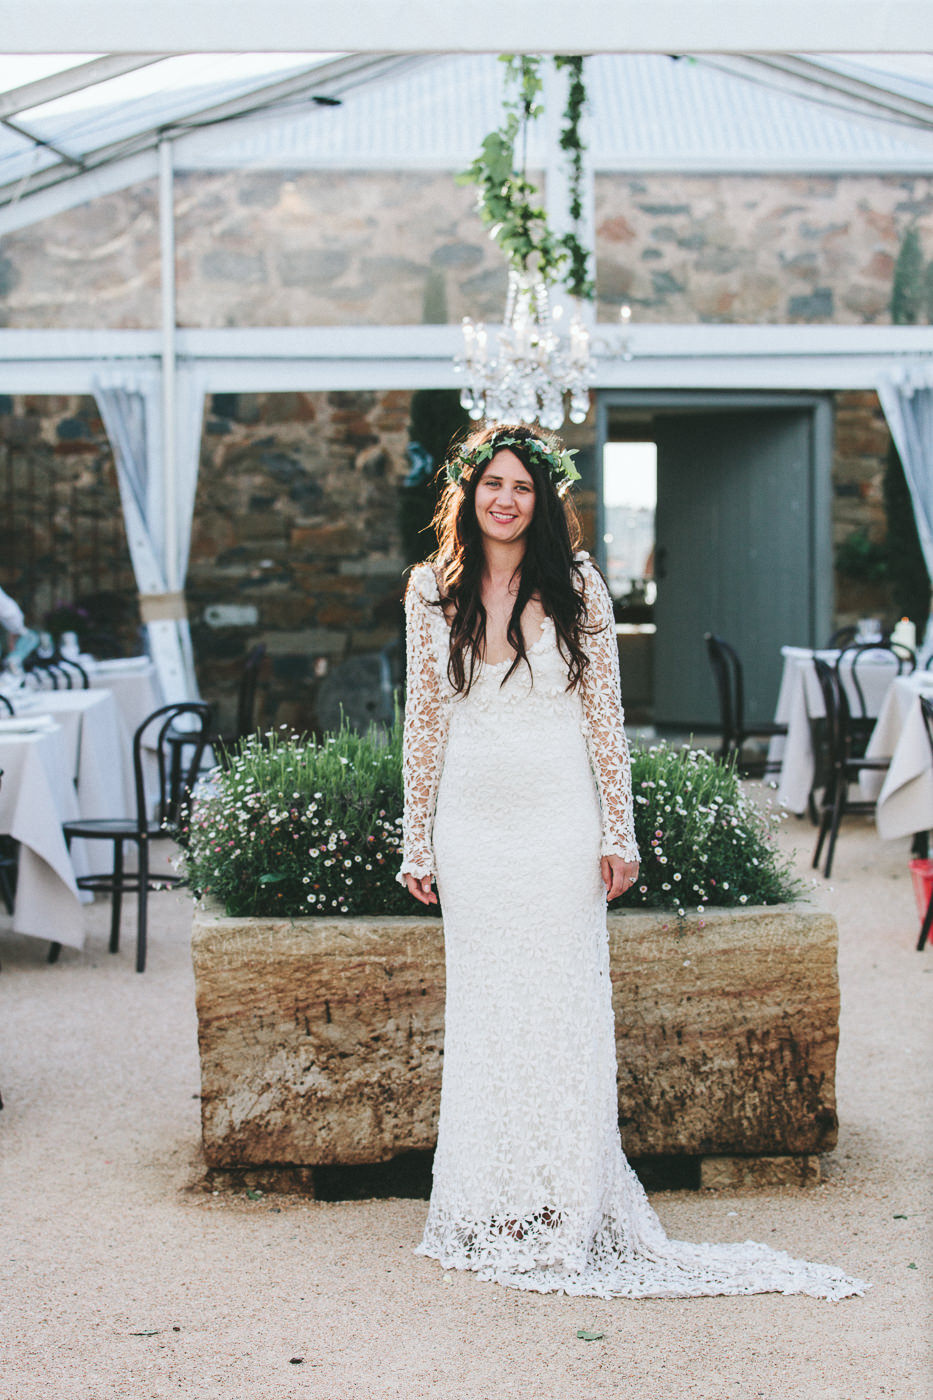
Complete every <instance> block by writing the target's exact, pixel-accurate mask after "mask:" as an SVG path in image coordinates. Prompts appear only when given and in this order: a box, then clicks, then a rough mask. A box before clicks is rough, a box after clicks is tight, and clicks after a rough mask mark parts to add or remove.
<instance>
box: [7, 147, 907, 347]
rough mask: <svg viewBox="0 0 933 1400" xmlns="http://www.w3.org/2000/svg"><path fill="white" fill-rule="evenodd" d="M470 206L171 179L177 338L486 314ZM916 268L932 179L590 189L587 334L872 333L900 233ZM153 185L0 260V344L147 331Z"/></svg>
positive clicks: (375, 189) (497, 298) (366, 179)
mask: <svg viewBox="0 0 933 1400" xmlns="http://www.w3.org/2000/svg"><path fill="white" fill-rule="evenodd" d="M474 204H475V190H474V189H473V188H472V187H469V186H459V185H457V184H456V183H455V181H454V178H453V174H452V173H448V172H439V171H421V172H414V171H404V172H400V171H356V172H341V171H301V172H288V171H230V172H222V173H214V172H210V173H207V172H197V173H192V172H188V173H182V174H180V175H179V176H178V177H177V184H176V220H177V229H176V235H177V290H178V319H179V323H180V324H181V325H184V326H210V327H213V326H298V325H320V326H330V325H366V324H369V325H398V324H411V323H414V324H419V323H422V322H432V323H433V322H444V321H451V322H456V321H458V320H459V319H460V318H461V317H462V316H464V315H466V314H469V315H473V316H478V317H485V318H494V317H497V316H498V315H499V314H501V307H502V305H503V299H504V292H505V269H504V265H503V262H502V258H501V256H500V254H499V251H498V249H497V248H496V247H495V245H494V244H493V243H492V242H491V241H490V239H489V237H488V235H487V233H486V231H485V229H484V228H483V227H482V225H481V223H480V221H479V218H478V216H477V214H476V212H475V209H474ZM912 223H914V224H916V227H917V230H918V233H919V236H920V240H921V244H922V246H923V250H924V255H925V258H926V259H927V261H929V260H930V259H931V258H933V179H931V178H929V177H906V176H905V177H900V176H874V175H840V176H794V175H708V176H699V175H691V176H681V175H643V176H639V177H637V178H634V177H629V176H626V175H624V174H618V173H613V174H604V175H599V176H597V179H596V261H597V288H598V293H599V315H600V316H601V317H602V318H603V319H609V320H611V319H613V318H614V317H616V316H617V314H618V308H619V306H620V305H621V304H622V303H623V302H628V303H629V304H630V305H631V306H632V308H633V310H634V313H635V317H634V318H635V321H636V322H637V321H639V320H641V321H667V322H695V321H722V322H734V323H743V324H747V323H771V322H776V323H782V322H830V323H837V324H875V323H883V322H887V321H888V320H889V319H890V311H889V305H890V298H891V281H892V276H893V270H894V261H895V259H896V257H897V254H898V250H899V248H900V245H901V241H902V239H903V236H904V233H905V231H906V229H907V228H908V227H909V226H910V225H911V224H912ZM158 288H159V266H158V203H157V192H156V188H155V186H154V185H153V184H151V183H148V184H141V185H137V186H134V187H133V188H131V189H128V190H123V191H118V192H117V193H115V194H110V195H105V196H102V197H101V198H99V199H96V200H94V201H93V202H92V203H90V204H85V205H82V206H80V207H79V208H77V209H71V210H66V211H64V212H63V213H61V214H57V215H55V216H54V217H53V218H49V219H46V220H44V221H42V222H41V223H38V224H35V225H33V226H31V227H29V228H26V229H22V230H20V231H19V232H16V233H11V234H7V235H5V236H4V237H3V239H2V240H0V325H6V326H19V327H33V326H35V327H42V326H67V327H104V326H113V327H128V326H154V325H157V324H158V319H159V300H158V296H159V292H158Z"/></svg>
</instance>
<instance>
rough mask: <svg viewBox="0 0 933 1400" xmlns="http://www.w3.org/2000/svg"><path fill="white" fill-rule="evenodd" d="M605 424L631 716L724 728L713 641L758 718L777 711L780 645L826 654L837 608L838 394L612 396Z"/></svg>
mask: <svg viewBox="0 0 933 1400" xmlns="http://www.w3.org/2000/svg"><path fill="white" fill-rule="evenodd" d="M598 424H599V439H598V461H599V462H600V464H601V489H600V493H599V510H600V516H599V528H598V532H597V540H598V550H599V562H600V564H601V566H602V568H603V570H604V571H605V573H606V576H607V578H608V580H609V585H610V591H611V593H612V596H613V603H614V609H615V616H616V630H617V634H618V642H619V660H620V665H621V669H622V693H623V699H624V701H625V704H626V711H627V714H628V715H629V718H630V719H632V720H634V721H635V722H637V723H640V724H647V725H651V726H653V727H654V729H655V730H656V731H657V732H659V733H665V732H666V733H670V734H685V735H686V734H691V733H695V734H698V735H699V734H703V733H712V732H715V731H717V729H718V727H719V724H720V716H719V705H718V698H717V694H716V689H715V684H714V681H713V676H712V671H711V669H710V665H709V661H708V659H707V655H706V647H705V644H704V635H705V633H707V632H714V633H716V634H717V635H719V636H722V637H724V638H725V639H726V640H727V641H728V642H730V643H731V644H732V645H733V646H734V647H735V649H736V650H737V652H738V653H739V656H740V658H741V660H742V664H743V669H744V673H745V717H746V719H747V720H748V721H749V722H750V723H759V722H761V721H764V720H768V719H770V718H772V716H773V713H774V707H775V704H776V701H777V693H778V689H779V685H780V677H781V668H782V656H781V648H782V647H784V646H814V645H819V642H820V638H821V637H822V636H824V635H825V634H826V633H827V631H828V626H829V620H830V617H831V613H832V548H831V526H830V515H831V485H830V471H831V462H832V406H831V399H830V397H829V396H828V395H817V394H796V393H753V392H748V393H742V392H734V391H722V392H703V391H687V390H683V391H681V390H669V391H668V390H664V391H662V390H645V391H634V390H632V391H622V390H618V391H615V390H606V391H603V393H602V394H601V395H600V399H599V413H598Z"/></svg>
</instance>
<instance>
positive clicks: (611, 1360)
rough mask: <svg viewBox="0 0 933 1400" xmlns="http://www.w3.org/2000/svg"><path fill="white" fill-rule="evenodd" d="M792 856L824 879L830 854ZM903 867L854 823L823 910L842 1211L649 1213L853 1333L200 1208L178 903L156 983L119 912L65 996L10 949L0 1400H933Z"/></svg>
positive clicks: (3, 951)
mask: <svg viewBox="0 0 933 1400" xmlns="http://www.w3.org/2000/svg"><path fill="white" fill-rule="evenodd" d="M782 839H783V840H785V841H787V843H788V844H789V845H793V844H794V843H795V842H796V843H798V844H799V846H800V850H801V861H800V863H801V868H802V869H806V868H807V866H808V858H809V851H810V847H811V831H810V828H809V827H808V826H806V825H805V824H803V823H799V822H796V821H794V820H791V821H790V822H788V823H786V824H785V826H784V828H783V836H782ZM906 862H907V845H906V842H897V843H889V844H882V843H881V842H880V841H878V840H877V839H876V837H875V836H874V834H873V831H872V829H871V828H870V827H869V826H868V825H867V824H866V823H864V822H861V821H860V820H859V819H851V820H850V821H849V822H848V823H847V825H846V829H845V831H844V834H843V837H842V840H841V843H840V847H839V852H838V856H837V863H836V871H835V872H834V877H833V882H832V887H831V888H828V887H826V885H825V884H824V883H823V882H820V884H819V887H818V889H817V890H816V891H815V898H816V899H817V900H819V901H820V902H821V903H825V904H826V905H827V906H828V907H829V908H831V909H832V910H833V911H834V912H835V913H836V914H837V916H838V919H839V925H840V943H841V949H840V966H841V976H842V984H843V1024H842V1043H841V1049H840V1057H839V1082H838V1090H839V1109H840V1117H841V1133H840V1140H839V1146H838V1149H837V1150H836V1152H835V1153H833V1154H832V1155H831V1156H829V1157H827V1158H826V1159H825V1160H824V1173H825V1180H824V1184H823V1185H822V1186H820V1187H818V1188H815V1189H809V1190H795V1189H789V1188H787V1189H783V1190H774V1191H769V1192H767V1193H760V1192H754V1191H747V1192H741V1193H732V1194H726V1193H713V1192H696V1193H686V1192H672V1193H664V1194H660V1195H657V1196H655V1198H654V1202H655V1205H656V1207H657V1208H658V1210H659V1212H660V1214H661V1217H662V1219H663V1220H664V1222H665V1224H666V1226H667V1228H668V1230H669V1232H670V1233H671V1234H673V1235H676V1236H680V1237H685V1238H695V1239H717V1240H729V1239H735V1240H741V1239H746V1238H753V1239H759V1240H763V1241H766V1242H769V1243H773V1244H775V1245H778V1246H780V1247H781V1248H785V1249H788V1250H790V1251H791V1252H792V1253H795V1254H798V1255H802V1256H804V1257H809V1258H814V1259H822V1260H825V1261H829V1262H833V1263H836V1264H840V1265H842V1266H844V1267H845V1268H846V1269H847V1271H848V1272H850V1273H852V1274H856V1275H859V1276H861V1277H863V1278H865V1279H869V1280H871V1282H872V1288H871V1290H870V1292H869V1293H868V1295H867V1296H866V1297H865V1298H862V1299H850V1300H847V1301H845V1302H842V1303H838V1304H830V1303H822V1302H817V1301H815V1300H813V1299H809V1298H802V1297H794V1298H782V1297H777V1296H764V1297H755V1298H738V1299H728V1298H711V1299H695V1300H685V1301H674V1302H667V1301H645V1302H629V1301H615V1302H611V1303H605V1302H600V1301H598V1300H580V1299H569V1298H564V1297H551V1296H547V1297H542V1296H540V1295H535V1294H522V1293H516V1292H511V1291H508V1290H505V1289H502V1288H498V1287H496V1286H495V1285H490V1284H483V1283H480V1282H478V1281H477V1280H476V1279H475V1278H474V1277H473V1276H472V1275H461V1274H457V1275H453V1274H444V1273H443V1272H442V1271H441V1270H440V1269H439V1268H438V1267H437V1265H435V1264H434V1263H432V1262H431V1261H428V1260H425V1259H422V1258H417V1257H415V1256H414V1255H413V1254H412V1246H413V1245H414V1244H415V1243H416V1241H417V1239H418V1237H419V1233H420V1227H421V1224H422V1221H423V1218H424V1213H425V1205H424V1202H422V1201H407V1200H391V1201H370V1202H362V1203H344V1204H336V1205H334V1204H322V1203H316V1202H309V1201H307V1200H302V1199H299V1198H295V1197H279V1198H273V1197H264V1198H261V1199H258V1200H250V1199H248V1198H247V1196H246V1194H245V1193H242V1194H238V1195H233V1194H224V1195H211V1194H205V1193H204V1192H203V1191H200V1190H198V1189H196V1186H197V1183H198V1181H199V1180H200V1179H201V1178H202V1176H203V1168H202V1165H201V1163H200V1160H199V1145H198V1133H199V1118H198V1100H197V1095H198V1088H199V1082H198V1058H197V1046H196V1039H195V1017H194V1007H193V995H192V979H191V970H190V965H189V959H188V954H187V934H188V923H189V918H188V914H189V910H188V905H187V902H186V900H185V898H184V896H182V895H176V894H163V895H160V896H158V898H157V900H156V901H155V910H156V913H155V928H154V931H153V937H152V952H151V958H150V964H149V968H148V970H147V972H146V974H145V976H143V977H139V976H137V975H136V974H135V973H134V971H133V960H132V959H133V954H132V946H131V945H132V939H131V938H129V939H128V940H127V946H126V947H125V949H123V950H122V951H121V952H120V954H119V955H118V956H117V957H110V956H109V955H108V954H107V952H106V937H105V911H104V910H103V909H102V908H100V907H98V908H96V909H94V910H93V911H91V912H90V913H89V915H88V922H89V940H88V946H87V949H86V951H85V952H84V953H83V954H77V953H72V952H68V951H67V950H66V951H65V953H64V954H63V956H62V959H61V961H60V962H59V963H58V965H57V966H54V967H49V966H47V965H46V964H45V961H44V957H45V951H46V950H45V946H44V945H43V944H40V943H38V942H36V941H34V940H31V939H25V938H16V937H14V936H13V935H12V934H10V933H9V921H8V920H7V921H5V922H4V921H0V958H2V963H3V974H2V977H0V1088H2V1092H3V1097H4V1100H5V1105H6V1106H5V1108H4V1110H3V1113H2V1114H0V1142H2V1149H0V1151H2V1156H0V1193H2V1195H0V1207H2V1215H0V1220H2V1227H0V1228H2V1247H0V1258H2V1270H3V1273H2V1278H3V1284H2V1295H0V1296H2V1328H0V1397H2V1400H14V1398H15V1400H111V1398H112V1397H123V1396H126V1397H133V1400H150V1397H152V1400H155V1398H156V1397H158V1400H162V1397H169V1396H173V1397H175V1396H182V1397H194V1400H213V1397H218V1400H219V1398H220V1397H222V1400H291V1397H308V1400H384V1398H385V1400H388V1397H401V1398H402V1400H416V1397H421V1396H431V1397H441V1396H443V1397H451V1400H474V1398H475V1400H511V1398H512V1397H516V1400H517V1397H521V1400H587V1398H588V1397H591V1396H592V1397H600V1396H616V1395H617V1396H624V1397H626V1400H659V1397H665V1398H666V1400H667V1398H669V1400H688V1397H691V1398H692V1397H702V1400H759V1397H765V1398H766V1400H824V1397H825V1400H867V1398H868V1397H873V1396H892V1397H896V1400H921V1397H923V1400H928V1397H929V1396H930V1395H931V1394H933V1363H931V1352H930V1344H929V1338H930V1335H931V1327H930V1308H929V1304H930V1295H931V1290H930V1278H931V1263H933V1261H931V1250H930V1231H929V1223H930V1195H931V1192H930V1172H929V1170H928V1155H929V1148H930V1145H931V1135H930V1121H929V1119H930V1115H929V1104H930V1080H931V1064H933V1054H931V1050H933V1030H931V1027H933V1014H931V1012H933V1008H931V1002H933V947H931V948H928V949H927V951H926V953H925V954H924V955H920V954H918V953H916V952H915V951H914V941H915V938H916V928H917V923H916V916H915V913H914V907H913V899H912V895H911V891H910V888H909V883H908V878H907V870H906ZM807 873H808V874H809V871H807ZM579 1328H586V1329H590V1330H597V1331H602V1332H604V1333H605V1336H604V1337H603V1338H602V1339H601V1340H599V1341H593V1342H586V1341H581V1340H578V1339H577V1337H576V1332H577V1330H578V1329H579Z"/></svg>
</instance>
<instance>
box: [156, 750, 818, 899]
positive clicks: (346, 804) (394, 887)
mask: <svg viewBox="0 0 933 1400" xmlns="http://www.w3.org/2000/svg"><path fill="white" fill-rule="evenodd" d="M401 741H402V736H401V725H399V724H397V725H396V726H395V727H394V728H393V729H392V730H391V731H390V732H389V733H388V734H384V733H382V732H381V731H378V730H374V731H371V732H370V733H369V734H364V735H360V734H356V733H354V732H353V731H351V730H349V729H342V730H341V731H340V732H339V733H337V734H331V735H328V736H325V738H324V739H322V740H320V741H316V740H313V739H308V738H304V737H297V736H284V735H275V734H270V735H267V736H265V738H263V739H262V740H259V739H250V740H247V741H246V742H245V743H244V744H243V745H242V746H241V748H240V750H239V752H238V753H237V754H236V755H234V756H233V758H232V761H231V764H230V767H229V769H227V770H225V771H218V772H217V774H216V775H215V776H214V779H213V782H212V784H211V786H210V788H209V790H208V794H207V795H206V796H204V797H201V798H199V799H198V801H197V802H196V804H195V809H194V815H193V818H192V821H191V824H190V828H189V829H188V830H186V831H185V832H184V833H183V835H184V842H185V845H186V852H185V864H186V869H187V873H188V878H189V882H190V884H191V886H192V888H193V889H194V891H195V892H196V893H198V894H210V895H212V896H214V897H215V898H216V899H218V900H219V901H220V902H221V903H222V904H223V905H224V908H225V910H226V912H227V913H228V914H230V915H234V916H244V915H256V916H264V915H270V914H271V915H275V914H281V915H283V916H288V917H292V916H297V915H300V914H327V915H331V916H333V915H336V914H407V915H410V916H417V915H422V914H425V913H428V912H430V911H428V910H426V908H425V906H423V905H421V904H419V903H417V902H416V901H415V900H414V899H412V897H411V896H410V895H409V894H408V892H407V891H406V890H405V889H404V888H403V887H402V886H401V885H399V884H398V883H397V881H396V878H395V876H396V872H397V870H398V867H399V864H400V863H401V843H402V817H401V812H402V743H401ZM632 781H633V791H634V798H635V829H636V833H637V836H638V843H639V847H640V849H641V853H642V869H641V875H640V878H639V881H638V884H637V886H636V887H635V889H634V890H631V891H630V892H629V893H628V894H627V895H626V896H625V905H624V907H626V908H631V907H633V906H635V907H637V906H639V905H641V906H643V907H651V908H667V909H674V910H677V911H678V912H679V913H682V914H683V913H687V912H691V911H694V910H699V911H700V912H702V911H703V910H704V909H706V908H707V907H709V906H713V905H737V904H775V903H780V902H782V901H784V900H788V899H792V898H794V896H795V894H796V893H797V882H796V881H795V880H794V878H793V877H792V876H791V875H790V873H789V871H788V867H787V862H786V861H782V860H781V859H780V858H779V857H778V855H777V852H776V850H775V847H774V844H773V841H772V839H771V832H770V827H769V821H768V818H767V817H765V816H763V815H762V814H761V813H760V812H759V811H758V809H757V808H756V807H755V806H754V805H753V804H752V803H751V802H750V801H749V800H748V798H746V797H745V795H744V794H743V792H742V789H741V786H740V784H739V780H738V777H737V775H736V773H735V770H734V769H733V768H731V767H724V766H723V765H721V764H719V763H717V762H716V761H715V760H714V759H713V758H712V757H711V756H710V755H708V754H706V753H705V752H703V751H696V750H691V749H689V748H682V749H674V748H669V747H667V746H666V745H663V744H661V745H657V746H655V747H652V748H650V749H646V750H636V751H635V752H634V753H633V756H632ZM620 907H621V906H620Z"/></svg>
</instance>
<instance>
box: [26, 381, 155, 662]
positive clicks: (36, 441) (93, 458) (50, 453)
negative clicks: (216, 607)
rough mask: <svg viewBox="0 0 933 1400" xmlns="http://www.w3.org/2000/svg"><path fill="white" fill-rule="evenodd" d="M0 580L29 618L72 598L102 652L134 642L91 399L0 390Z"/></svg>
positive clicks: (107, 454)
mask: <svg viewBox="0 0 933 1400" xmlns="http://www.w3.org/2000/svg"><path fill="white" fill-rule="evenodd" d="M0 501H2V506H0V585H2V586H3V588H5V589H6V591H7V592H8V593H10V594H11V596H12V597H14V598H15V599H16V600H17V602H18V603H19V604H20V606H21V607H22V609H23V612H24V613H25V616H26V622H27V624H28V625H30V626H32V627H35V628H37V629H39V630H41V629H42V628H44V627H45V625H46V619H47V616H48V614H49V612H50V610H52V609H54V608H55V607H56V606H57V605H59V604H74V603H76V604H78V605H79V606H81V607H82V609H83V610H84V611H85V612H86V613H87V614H88V617H87V625H88V627H89V629H90V630H91V631H93V632H94V633H95V634H96V635H95V640H94V645H95V647H96V649H97V650H98V651H99V652H101V653H102V654H106V651H107V643H106V635H107V634H111V635H112V637H113V648H112V649H113V650H114V651H116V652H117V653H118V654H119V652H120V651H121V650H126V651H134V650H136V648H137V628H138V623H139V614H138V607H137V604H136V585H135V582H134V578H133V568H132V564H131V561H130V556H129V549H128V547H127V543H126V532H125V530H124V527H123V515H122V512H121V509H120V497H119V491H118V489H117V477H116V470H115V468H114V464H113V454H112V452H111V450H110V445H109V443H108V441H107V435H106V433H105V432H104V427H103V424H102V423H101V421H100V415H99V414H98V412H97V406H96V404H95V402H94V400H93V399H92V398H83V397H75V396H71V397H67V396H62V397H48V396H38V395H37V396H32V395H17V396H15V397H11V396H10V395H7V394H0Z"/></svg>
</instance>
